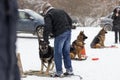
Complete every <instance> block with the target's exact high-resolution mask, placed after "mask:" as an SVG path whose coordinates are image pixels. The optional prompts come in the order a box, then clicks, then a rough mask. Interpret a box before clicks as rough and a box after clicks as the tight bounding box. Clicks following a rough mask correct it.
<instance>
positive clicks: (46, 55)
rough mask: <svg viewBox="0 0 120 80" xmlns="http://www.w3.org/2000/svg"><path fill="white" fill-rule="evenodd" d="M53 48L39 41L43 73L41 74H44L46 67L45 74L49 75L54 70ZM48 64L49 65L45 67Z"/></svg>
mask: <svg viewBox="0 0 120 80" xmlns="http://www.w3.org/2000/svg"><path fill="white" fill-rule="evenodd" d="M53 54H54V51H53V47H51V46H50V45H48V44H47V43H46V42H45V41H42V40H39V57H40V60H41V71H40V74H43V73H44V71H43V68H44V67H46V68H47V69H46V72H45V74H46V75H48V74H49V71H50V70H52V69H53V67H54V63H53ZM45 63H47V65H45Z"/></svg>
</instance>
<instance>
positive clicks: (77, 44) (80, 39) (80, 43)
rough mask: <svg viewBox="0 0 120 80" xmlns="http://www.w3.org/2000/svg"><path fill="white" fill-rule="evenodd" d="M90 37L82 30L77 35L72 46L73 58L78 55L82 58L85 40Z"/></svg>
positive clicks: (71, 54)
mask: <svg viewBox="0 0 120 80" xmlns="http://www.w3.org/2000/svg"><path fill="white" fill-rule="evenodd" d="M87 38H88V37H87V36H86V35H85V34H84V31H80V33H79V35H78V36H77V39H76V40H75V41H73V43H72V45H71V48H70V57H71V59H77V58H76V55H77V56H78V59H79V60H81V59H82V55H81V50H82V49H83V48H84V45H85V43H84V41H85V40H86V39H87Z"/></svg>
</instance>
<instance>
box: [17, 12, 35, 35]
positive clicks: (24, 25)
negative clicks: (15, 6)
mask: <svg viewBox="0 0 120 80" xmlns="http://www.w3.org/2000/svg"><path fill="white" fill-rule="evenodd" d="M30 17H31V16H30V15H29V14H28V13H26V12H24V11H19V20H18V24H17V31H18V32H19V31H20V32H29V33H33V32H34V24H35V23H34V19H31V18H30Z"/></svg>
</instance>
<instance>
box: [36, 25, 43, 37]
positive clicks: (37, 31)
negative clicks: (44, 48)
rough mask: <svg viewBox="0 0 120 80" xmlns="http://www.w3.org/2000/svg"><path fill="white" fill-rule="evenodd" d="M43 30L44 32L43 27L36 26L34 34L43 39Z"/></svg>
mask: <svg viewBox="0 0 120 80" xmlns="http://www.w3.org/2000/svg"><path fill="white" fill-rule="evenodd" d="M43 30H44V27H43V26H38V27H37V28H36V34H37V36H38V37H39V38H43Z"/></svg>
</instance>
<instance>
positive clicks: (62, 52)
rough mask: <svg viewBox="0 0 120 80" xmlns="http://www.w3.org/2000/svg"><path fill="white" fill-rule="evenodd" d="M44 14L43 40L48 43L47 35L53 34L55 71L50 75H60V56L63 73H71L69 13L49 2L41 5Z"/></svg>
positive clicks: (61, 71) (70, 21)
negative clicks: (64, 70)
mask: <svg viewBox="0 0 120 80" xmlns="http://www.w3.org/2000/svg"><path fill="white" fill-rule="evenodd" d="M42 11H43V14H44V20H45V28H44V32H43V37H44V40H45V41H46V42H47V43H48V44H49V41H48V36H49V34H50V33H52V34H53V36H54V38H55V40H54V61H55V68H56V73H55V74H54V75H52V77H61V75H62V74H63V70H62V58H63V61H64V66H65V69H66V72H65V73H64V75H73V69H72V65H71V59H70V55H69V53H70V41H71V26H72V20H71V18H70V17H69V15H68V14H67V13H66V12H65V11H63V10H60V9H55V8H54V7H52V5H51V4H49V3H45V4H44V5H43V6H42Z"/></svg>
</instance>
